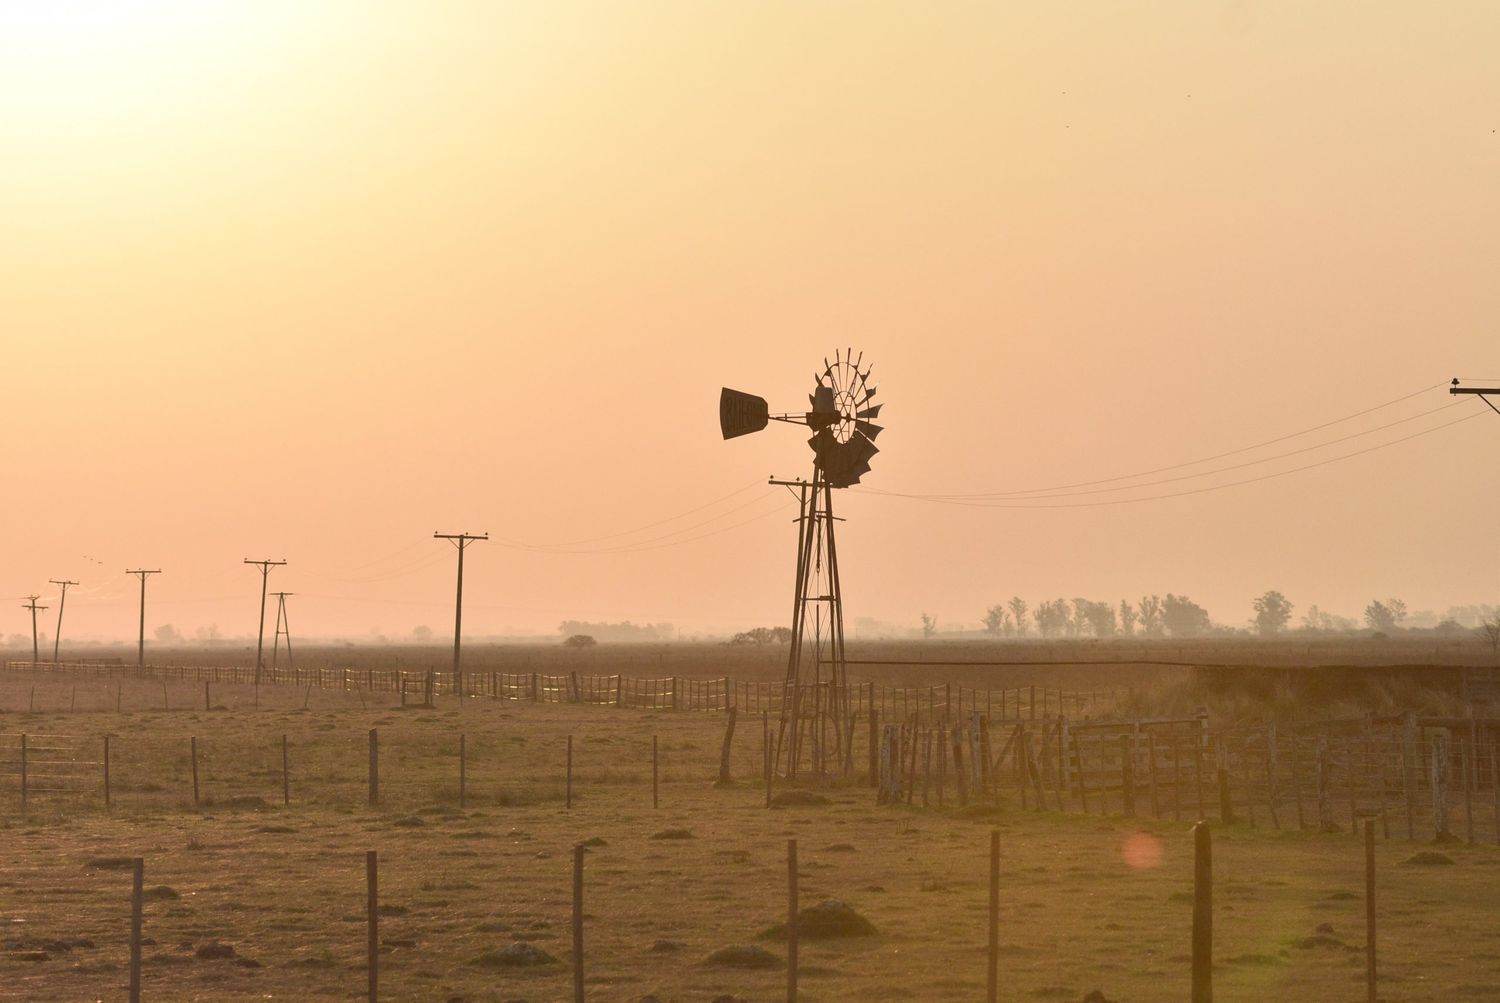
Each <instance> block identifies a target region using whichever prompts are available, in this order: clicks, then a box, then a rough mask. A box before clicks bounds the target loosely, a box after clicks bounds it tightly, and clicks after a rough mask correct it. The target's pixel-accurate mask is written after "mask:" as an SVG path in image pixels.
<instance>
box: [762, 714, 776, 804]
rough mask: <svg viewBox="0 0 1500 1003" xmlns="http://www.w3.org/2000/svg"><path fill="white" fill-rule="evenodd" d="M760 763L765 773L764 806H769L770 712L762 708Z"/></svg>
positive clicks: (770, 769) (772, 768) (770, 768)
mask: <svg viewBox="0 0 1500 1003" xmlns="http://www.w3.org/2000/svg"><path fill="white" fill-rule="evenodd" d="M760 764H761V769H762V772H763V773H765V781H766V807H767V808H769V807H771V774H772V773H773V772H774V767H773V766H772V764H771V712H770V711H769V710H763V711H761V712H760Z"/></svg>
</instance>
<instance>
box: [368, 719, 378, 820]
mask: <svg viewBox="0 0 1500 1003" xmlns="http://www.w3.org/2000/svg"><path fill="white" fill-rule="evenodd" d="M379 803H380V735H379V733H378V732H377V731H376V730H375V729H374V728H371V729H370V807H372V808H373V807H374V806H375V805H378V804H379Z"/></svg>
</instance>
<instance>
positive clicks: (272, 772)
mask: <svg viewBox="0 0 1500 1003" xmlns="http://www.w3.org/2000/svg"><path fill="white" fill-rule="evenodd" d="M333 699H334V698H333V697H332V696H331V695H330V696H329V700H333ZM337 700H338V701H339V702H340V703H341V705H340V706H333V705H331V704H325V705H323V706H320V707H317V708H316V709H313V710H309V711H306V712H304V711H301V710H299V709H290V708H287V709H280V710H263V711H261V712H260V713H258V714H257V713H249V712H247V713H238V712H237V713H226V712H214V713H203V712H201V711H199V712H187V711H181V712H174V713H170V714H165V713H150V712H143V713H134V714H125V715H115V714H114V713H112V712H109V713H93V714H83V713H79V714H74V715H54V714H47V715H43V714H36V715H28V714H7V715H4V716H0V745H3V746H4V747H6V748H9V747H10V746H11V745H12V744H13V743H12V741H11V740H12V738H13V737H14V736H15V734H16V733H17V732H19V731H22V730H26V731H28V732H30V733H31V734H53V735H58V736H62V737H64V738H66V737H68V736H73V737H74V738H76V739H77V740H78V744H79V745H80V747H87V746H88V744H89V743H90V742H93V741H94V740H96V739H97V737H98V736H99V735H101V734H102V733H103V732H104V731H106V730H108V731H111V732H113V733H114V734H115V735H116V736H118V737H117V738H116V740H115V741H116V743H117V745H118V749H119V752H118V753H117V755H118V757H119V758H118V759H117V760H116V769H117V771H118V772H117V776H118V777H119V779H120V782H121V783H122V784H125V785H126V789H119V788H117V804H116V806H115V808H114V810H113V811H112V812H111V813H108V814H107V813H105V812H104V811H103V809H102V806H100V805H99V804H98V803H97V798H95V797H94V796H93V795H92V794H89V793H85V794H82V795H77V796H71V797H63V796H56V795H53V796H46V797H42V798H39V799H37V800H35V801H34V802H33V804H32V806H31V807H32V811H31V813H30V816H29V817H28V818H26V819H21V818H19V817H18V815H17V809H18V807H19V805H18V803H17V802H16V798H15V791H14V790H9V789H7V790H5V791H3V792H0V802H3V810H4V817H5V819H6V821H5V822H3V823H0V825H3V832H4V838H5V842H6V845H7V857H6V867H5V870H4V872H3V880H0V921H3V922H4V929H5V934H4V940H5V943H4V951H3V953H0V998H3V999H26V1000H54V999H55V1000H77V999H94V998H109V997H118V996H119V995H120V994H121V991H122V986H123V985H124V982H125V977H126V963H127V960H128V950H127V940H126V935H127V930H128V901H129V884H130V876H129V872H128V871H122V870H119V869H116V868H114V867H113V866H109V865H108V861H104V862H103V865H101V863H100V862H99V861H98V858H101V857H119V856H125V857H129V856H135V855H141V856H144V857H145V858H146V862H147V863H146V884H147V887H148V888H161V887H165V888H166V889H169V890H170V891H158V892H156V893H155V894H154V895H152V896H151V897H150V900H149V901H148V903H147V905H146V925H145V929H146V936H147V937H148V938H150V939H151V940H152V941H153V943H151V944H150V945H148V947H147V949H146V966H145V984H146V988H147V992H148V994H149V995H150V996H151V997H152V998H155V999H203V1000H210V999H212V1000H241V999H243V1000H249V999H263V998H267V997H277V998H290V999H299V1000H301V999H308V1000H311V999H341V998H342V999H348V998H353V997H357V996H359V994H360V993H361V992H362V989H363V986H364V977H365V976H364V933H365V928H364V867H363V854H364V851H365V850H366V849H376V850H379V851H380V854H381V861H382V864H381V889H382V902H383V903H384V904H385V905H386V906H387V910H386V915H384V916H383V917H382V920H381V924H382V928H381V934H382V938H383V940H384V943H385V945H386V950H387V953H386V954H385V956H384V958H383V961H382V986H383V990H384V992H383V995H384V997H385V998H388V999H401V1000H408V999H410V1000H418V999H450V998H453V997H461V998H463V999H465V1000H514V999H529V1000H533V1001H536V1000H555V999H562V998H566V997H567V996H568V994H569V992H570V989H569V986H570V981H569V979H570V976H569V967H568V966H569V962H570V956H571V944H570V940H569V934H568V929H569V927H568V923H569V915H570V913H569V894H570V868H571V862H570V859H569V858H570V849H571V847H572V846H573V844H574V843H576V842H579V841H582V840H588V839H598V840H602V843H596V844H595V845H594V846H592V847H591V848H590V851H589V856H588V863H587V874H588V886H587V938H588V940H587V944H588V947H587V956H588V970H589V986H590V994H591V998H597V999H600V1000H635V999H638V998H639V997H640V996H642V995H645V994H647V993H654V994H656V995H658V996H659V997H660V998H661V999H663V1000H685V1001H686V1000H705V1001H706V1000H708V999H711V998H712V997H713V996H714V995H716V994H718V993H725V992H732V993H736V994H738V995H741V996H743V997H745V998H747V999H751V1000H766V999H774V998H778V996H779V995H780V994H781V993H782V989H781V988H780V987H781V986H782V984H783V980H784V978H785V975H784V972H783V971H781V970H779V969H774V968H766V969H757V968H737V967H723V966H718V965H710V964H706V961H707V959H708V957H709V955H710V954H711V953H713V952H715V951H717V950H719V949H721V948H725V947H728V946H731V945H759V946H761V947H762V948H764V949H766V950H768V951H770V952H771V953H772V954H774V955H776V956H777V957H784V953H785V952H784V945H782V944H780V943H778V942H776V941H772V940H760V939H758V936H759V934H760V933H761V932H762V931H764V930H766V929H767V928H768V927H771V926H773V925H774V924H775V923H776V922H777V921H778V920H781V919H783V918H784V894H785V892H784V889H785V843H786V839H787V838H788V837H796V838H797V839H798V841H799V848H800V857H801V861H802V900H803V903H804V905H812V904H814V903H816V902H818V901H819V900H821V899H825V898H836V899H841V900H843V901H845V902H847V903H849V904H850V905H851V906H852V907H854V908H855V909H857V910H858V911H859V912H860V913H861V914H862V915H864V916H865V917H867V918H868V919H869V920H870V921H871V922H872V923H873V924H874V926H875V927H876V928H877V930H878V931H879V932H878V935H876V936H874V937H862V938H854V939H846V940H828V941H818V942H814V943H809V944H805V945H804V946H803V950H802V973H803V978H802V983H803V988H804V995H805V998H807V999H809V1000H869V999H892V1000H900V999H910V1000H933V1001H946V1000H954V1001H957V1000H972V999H974V998H976V996H978V995H979V994H980V993H981V992H982V990H983V978H984V957H983V945H984V942H985V928H984V923H985V908H986V901H987V899H986V892H985V868H986V859H987V850H988V832H989V830H990V828H991V827H998V828H999V829H1000V830H1001V833H1002V846H1003V865H1002V866H1003V870H1002V875H1001V881H1002V893H1001V899H1002V909H1003V921H1002V922H1003V926H1002V944H1003V948H1002V950H1003V957H1002V961H1001V964H1002V973H1003V985H1004V986H1005V998H1009V999H1021V1000H1027V999H1030V1000H1081V999H1082V998H1083V996H1084V994H1085V993H1087V992H1088V991H1089V990H1091V989H1094V988H1099V989H1102V990H1103V991H1104V993H1105V995H1106V996H1108V997H1109V998H1110V999H1114V1000H1121V1001H1145V1000H1158V999H1181V998H1184V997H1185V996H1186V994H1187V979H1188V971H1187V965H1186V961H1185V955H1186V951H1187V944H1188V930H1189V922H1190V908H1191V906H1190V902H1189V901H1188V892H1189V889H1190V875H1191V860H1190V856H1189V854H1190V849H1191V847H1190V841H1189V837H1188V834H1187V832H1186V827H1185V826H1175V825H1172V824H1171V823H1149V822H1148V823H1138V822H1131V821H1128V820H1125V819H1118V818H1111V819H1101V818H1099V817H1097V816H1094V817H1087V816H1080V815H1067V816H1058V815H1056V814H1053V813H1048V814H1036V813H1022V812H1020V811H1019V810H1018V809H1017V808H1016V807H1015V806H1014V805H1011V804H1009V803H1006V804H1004V805H1002V806H1001V807H1000V808H999V809H998V810H972V809H971V810H970V811H968V812H957V811H951V810H950V811H947V812H939V811H936V810H928V811H922V810H920V809H907V808H876V807H875V806H874V804H873V802H874V798H873V793H872V792H870V791H869V790H868V789H866V788H863V787H859V786H854V785H835V786H832V787H830V788H827V789H824V790H823V791H822V793H824V794H825V795H826V796H827V797H828V799H829V804H827V805H822V806H820V805H798V806H794V807H787V808H778V809H774V810H770V811H767V810H766V809H765V808H764V807H763V806H762V805H763V791H762V790H761V789H760V788H759V786H758V785H757V784H756V783H755V782H754V780H755V776H756V770H757V766H758V763H759V739H760V736H759V730H760V729H759V728H758V727H754V726H753V725H754V722H742V723H741V730H740V732H739V737H738V738H737V740H736V750H735V751H736V760H735V769H736V773H737V775H738V776H739V778H740V779H741V780H742V781H746V782H742V783H741V784H740V785H738V786H735V787H730V788H725V789H715V788H714V787H713V786H712V784H711V781H712V780H713V779H714V777H715V776H716V775H717V755H718V746H719V740H720V738H721V735H722V730H721V729H722V720H721V719H719V718H716V717H711V716H707V715H694V714H676V715H674V714H669V713H657V714H651V713H639V712H631V711H616V710H611V709H599V708H586V707H583V708H569V707H545V706H530V705H526V706H510V707H500V706H496V705H494V704H492V703H487V702H475V703H472V704H470V705H469V706H468V707H465V708H464V709H463V710H462V711H458V710H456V709H453V708H448V709H440V710H437V711H431V710H405V711H402V710H399V709H392V708H389V707H382V708H369V709H363V710H362V709H361V708H360V707H359V705H358V703H357V701H353V702H352V706H351V701H349V700H348V699H347V698H344V697H342V696H340V697H338V698H337ZM297 702H299V703H300V700H299V701H297ZM746 724H749V725H750V727H746ZM372 726H378V727H379V729H380V733H381V760H382V791H383V794H384V804H383V805H382V806H381V807H380V808H378V809H370V808H368V807H366V806H365V805H364V804H363V801H364V796H365V788H364V770H365V734H366V731H367V729H368V728H370V727H372ZM461 730H462V731H463V732H464V733H466V734H467V736H468V740H467V741H468V750H469V757H470V762H469V784H468V791H469V796H470V799H471V800H470V803H469V805H468V806H467V808H466V809H465V810H462V811H460V810H459V809H458V808H457V807H456V798H457V735H458V733H459V732H460V731H461ZM283 733H285V734H287V735H288V736H289V738H290V741H291V748H292V793H293V799H294V800H293V804H292V806H291V807H290V808H289V809H284V808H282V807H280V804H279V801H280V783H281V779H280V736H281V735H282V734H283ZM569 733H571V734H573V735H574V736H575V756H576V762H577V764H578V766H577V772H576V774H575V792H576V795H577V801H576V803H575V806H574V808H573V810H572V811H571V812H568V811H564V809H563V807H562V797H563V772H562V771H563V762H564V743H565V737H566V735H568V734H569ZM653 733H655V734H658V735H659V736H660V740H661V748H662V757H663V771H662V773H663V784H662V807H661V808H660V809H658V810H652V809H651V807H650V746H651V743H650V738H651V735H652V734H653ZM192 734H197V735H198V736H199V737H200V749H201V750H202V753H201V759H200V784H201V788H202V791H203V795H204V797H205V799H211V800H212V801H213V802H214V804H213V805H212V806H208V805H203V806H200V807H198V808H197V809H195V808H194V807H193V805H192V803H191V781H190V775H189V771H190V764H189V763H188V761H187V754H186V749H187V737H188V736H189V735H192ZM132 750H134V751H132ZM94 758H95V759H97V756H95V757H94ZM93 769H94V768H93V767H91V766H82V767H79V770H78V773H79V776H80V777H81V778H83V779H85V780H86V778H87V777H88V776H89V775H91V771H92V770H93ZM5 782H7V783H8V782H9V781H5ZM85 786H86V785H85ZM237 799H260V800H261V801H263V802H264V803H265V804H266V805H268V807H266V808H263V809H259V810H257V809H254V808H233V807H225V806H226V805H231V804H236V803H238V804H252V805H253V804H255V803H256V802H255V801H254V800H237ZM674 829H686V830H689V831H690V832H691V833H692V836H693V838H691V839H653V838H652V837H653V836H654V835H656V834H659V833H662V832H665V831H670V830H674ZM1158 850H1159V854H1160V856H1159V861H1155V862H1153V860H1154V858H1155V855H1156V851H1158ZM851 851H852V852H851ZM1378 851H1379V863H1380V869H1381V893H1382V896H1383V898H1382V903H1381V914H1382V922H1383V927H1382V938H1383V939H1382V944H1381V959H1382V960H1381V963H1382V971H1383V972H1384V974H1385V979H1386V981H1385V983H1384V988H1383V990H1382V998H1384V999H1389V1000H1409V1001H1418V1000H1434V1001H1436V1000H1445V1001H1447V1000H1463V999H1472V1000H1481V999H1494V998H1496V996H1497V995H1500V930H1497V929H1496V928H1495V926H1494V923H1493V901H1494V896H1495V893H1496V892H1497V891H1500V851H1497V850H1495V849H1493V848H1490V847H1464V846H1446V847H1444V851H1445V852H1446V853H1448V854H1449V855H1450V856H1451V857H1452V858H1453V859H1454V861H1455V865H1454V866H1451V867H1412V866H1399V865H1400V862H1401V861H1403V860H1405V859H1406V858H1408V857H1410V856H1411V854H1412V853H1413V851H1414V847H1413V846H1412V845H1411V844H1408V843H1404V842H1396V841H1392V842H1391V843H1389V844H1385V843H1382V844H1381V845H1380V846H1379V847H1378ZM1215 857H1216V865H1217V868H1218V872H1217V879H1218V880H1217V896H1218V897H1217V903H1216V904H1217V952H1218V958H1219V959H1220V965H1219V971H1218V975H1217V978H1218V980H1219V983H1218V985H1219V990H1220V997H1221V998H1223V999H1227V1000H1233V999H1244V1000H1250V999H1255V1000H1262V999H1283V998H1297V999H1341V998H1355V997H1357V996H1359V995H1360V994H1361V993H1362V989H1361V988H1360V986H1359V984H1358V980H1359V979H1360V978H1362V972H1363V954H1362V953H1361V945H1362V942H1363V903H1362V900H1361V899H1362V869H1361V868H1362V861H1361V856H1360V852H1359V848H1358V846H1357V844H1356V841H1355V840H1353V839H1351V838H1350V837H1349V836H1347V835H1344V836H1342V837H1340V836H1337V835H1332V836H1327V835H1318V834H1311V833H1305V834H1304V833H1274V832H1269V831H1266V830H1258V831H1257V830H1250V829H1239V828H1236V829H1229V830H1225V831H1222V832H1220V833H1218V834H1217V841H1216V847H1215ZM90 861H95V863H93V864H90ZM1131 861H1134V862H1135V864H1134V866H1133V865H1132V863H1131ZM174 895H175V897H174ZM1321 924H1329V925H1330V926H1331V928H1332V932H1331V933H1329V932H1327V931H1324V932H1319V926H1320V925H1321ZM518 940H520V941H525V942H528V943H530V944H533V945H535V946H536V947H538V948H541V949H542V950H544V951H546V952H548V953H550V954H552V955H554V956H555V957H556V958H557V959H558V963H557V964H550V965H549V964H542V965H538V966H534V967H532V966H511V965H503V964H499V963H498V962H497V961H496V960H495V959H496V957H497V955H496V954H495V953H494V952H497V951H498V950H500V949H503V948H505V947H507V946H508V945H510V944H512V943H513V942H515V941H518ZM219 944H222V945H228V946H229V947H231V948H233V957H219V958H213V957H208V958H205V957H201V956H200V954H201V953H208V954H213V953H216V950H215V949H214V948H212V947H210V949H209V950H208V951H207V952H204V951H203V948H204V947H205V946H206V945H219ZM217 953H222V952H217ZM246 962H254V963H255V965H256V967H251V966H249V965H248V964H246Z"/></svg>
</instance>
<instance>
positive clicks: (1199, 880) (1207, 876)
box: [1192, 822, 1214, 1003]
mask: <svg viewBox="0 0 1500 1003" xmlns="http://www.w3.org/2000/svg"><path fill="white" fill-rule="evenodd" d="M1213 883H1214V862H1213V841H1212V837H1211V835H1210V833H1209V828H1208V823H1207V822H1199V823H1198V824H1197V825H1195V826H1193V993H1192V1003H1213V998H1214V890H1213Z"/></svg>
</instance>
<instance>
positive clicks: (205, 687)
mask: <svg viewBox="0 0 1500 1003" xmlns="http://www.w3.org/2000/svg"><path fill="white" fill-rule="evenodd" d="M203 709H204V710H213V707H212V705H211V704H210V702H209V699H208V680H207V679H205V680H203Z"/></svg>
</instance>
